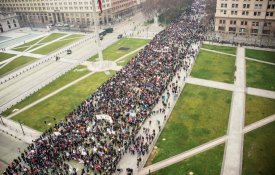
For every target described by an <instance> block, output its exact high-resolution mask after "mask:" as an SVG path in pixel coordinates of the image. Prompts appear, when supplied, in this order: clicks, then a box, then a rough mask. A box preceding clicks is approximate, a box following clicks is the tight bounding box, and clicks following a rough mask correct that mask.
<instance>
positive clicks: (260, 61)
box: [245, 57, 275, 66]
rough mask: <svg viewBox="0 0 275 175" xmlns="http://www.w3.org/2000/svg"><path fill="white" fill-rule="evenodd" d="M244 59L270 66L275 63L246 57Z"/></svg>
mask: <svg viewBox="0 0 275 175" xmlns="http://www.w3.org/2000/svg"><path fill="white" fill-rule="evenodd" d="M245 59H247V60H251V61H255V62H259V63H264V64H270V65H274V66H275V63H271V62H267V61H262V60H257V59H254V58H248V57H246V58H245Z"/></svg>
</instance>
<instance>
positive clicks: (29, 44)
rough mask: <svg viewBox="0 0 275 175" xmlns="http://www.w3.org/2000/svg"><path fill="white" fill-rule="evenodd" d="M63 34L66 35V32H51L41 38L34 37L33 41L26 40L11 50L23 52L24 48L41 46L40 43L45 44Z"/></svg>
mask: <svg viewBox="0 0 275 175" xmlns="http://www.w3.org/2000/svg"><path fill="white" fill-rule="evenodd" d="M64 35H66V34H64V33H52V34H50V35H48V36H45V37H41V38H38V39H35V40H33V41H30V42H27V43H25V44H22V45H20V46H17V47H15V48H13V49H12V50H15V51H19V52H23V51H24V50H26V49H34V48H36V47H39V46H41V45H42V44H46V43H48V42H51V41H53V40H55V39H57V38H60V37H62V36H64ZM38 41H39V42H38ZM34 44H35V45H34Z"/></svg>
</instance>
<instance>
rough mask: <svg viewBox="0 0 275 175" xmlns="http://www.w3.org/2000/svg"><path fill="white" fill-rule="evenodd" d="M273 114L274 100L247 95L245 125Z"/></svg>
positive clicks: (274, 110)
mask: <svg viewBox="0 0 275 175" xmlns="http://www.w3.org/2000/svg"><path fill="white" fill-rule="evenodd" d="M273 114H275V100H274V99H270V98H264V97H258V96H253V95H246V102H245V125H249V124H251V123H254V122H257V121H259V120H261V119H263V118H265V117H268V116H270V115H273Z"/></svg>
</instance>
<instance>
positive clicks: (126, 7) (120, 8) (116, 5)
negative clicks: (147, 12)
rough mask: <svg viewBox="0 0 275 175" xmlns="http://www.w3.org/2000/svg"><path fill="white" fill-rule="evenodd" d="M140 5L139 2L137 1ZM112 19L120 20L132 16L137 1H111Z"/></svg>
mask: <svg viewBox="0 0 275 175" xmlns="http://www.w3.org/2000/svg"><path fill="white" fill-rule="evenodd" d="M138 2H139V3H140V0H138ZM111 5H112V12H113V17H114V19H116V20H120V19H122V18H124V17H128V16H132V15H133V14H134V11H135V10H136V8H137V0H111Z"/></svg>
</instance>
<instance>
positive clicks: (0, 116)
mask: <svg viewBox="0 0 275 175" xmlns="http://www.w3.org/2000/svg"><path fill="white" fill-rule="evenodd" d="M0 119H1V122H2V124H3V125H4V126H5V125H6V124H5V123H4V121H3V119H2V115H0Z"/></svg>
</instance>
